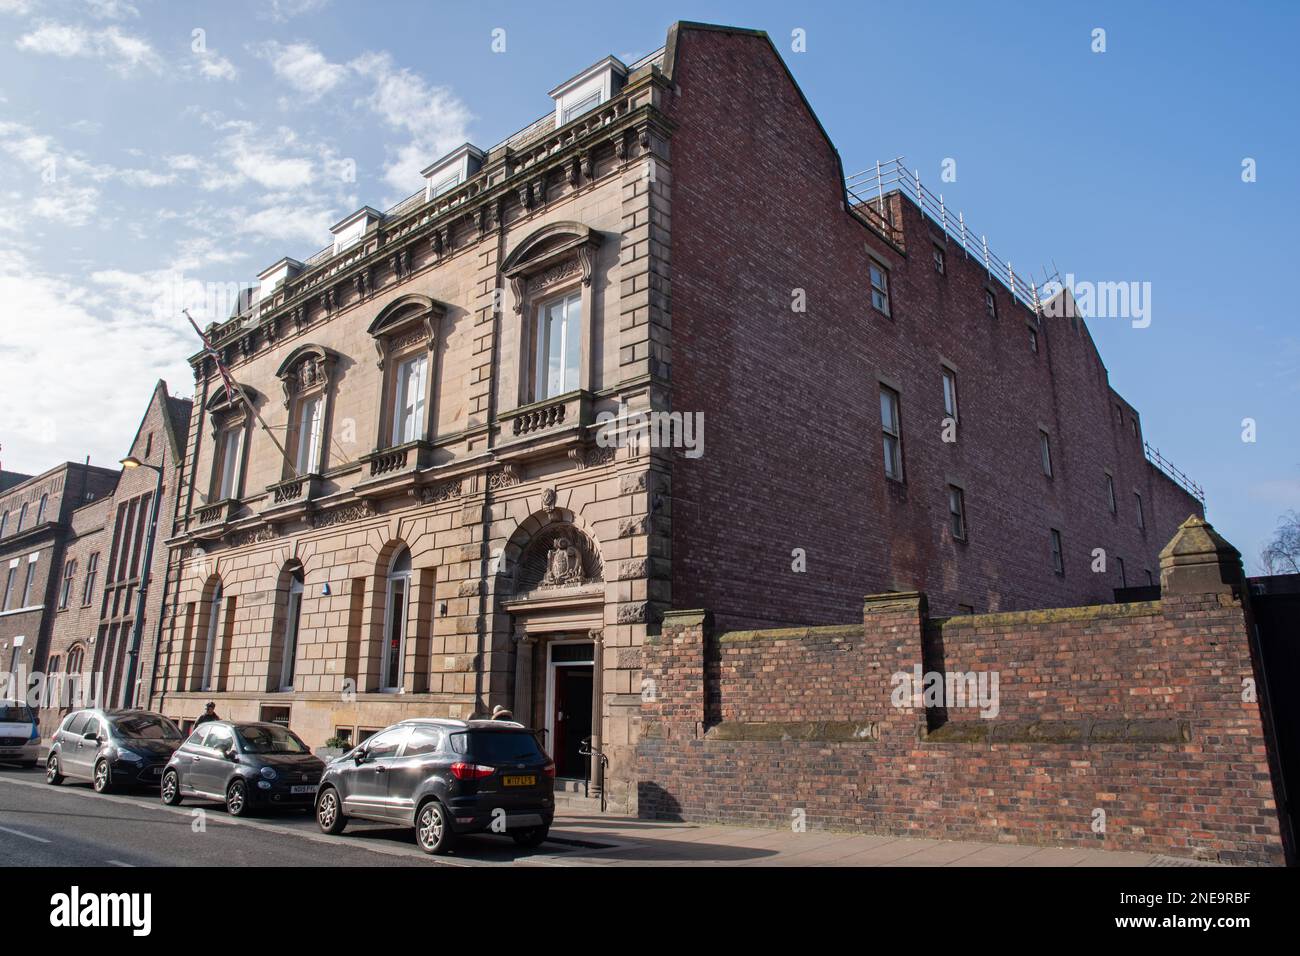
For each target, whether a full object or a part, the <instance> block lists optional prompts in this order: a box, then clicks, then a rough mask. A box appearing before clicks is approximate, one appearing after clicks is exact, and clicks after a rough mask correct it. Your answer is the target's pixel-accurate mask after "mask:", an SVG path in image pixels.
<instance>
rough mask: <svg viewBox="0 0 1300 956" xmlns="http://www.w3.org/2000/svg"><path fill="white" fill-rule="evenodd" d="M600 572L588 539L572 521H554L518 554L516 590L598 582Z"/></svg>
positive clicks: (601, 571)
mask: <svg viewBox="0 0 1300 956" xmlns="http://www.w3.org/2000/svg"><path fill="white" fill-rule="evenodd" d="M603 574H604V567H603V564H602V562H601V558H600V554H599V553H598V552H597V551H596V549H595V547H594V546H593V545H592V542H591V540H590V539H589V538H588V537H587V536H586V535H585V534H583V532H582V531H581V530H579V529H578V528H576V527H574V526H573V525H570V524H555V525H551V526H549V527H547V528H545V529H543V530H542V531H540V532H539V533H538V534H537V536H536V537H534V538H533V540H532V541H530V542H529V544H528V547H527V548H526V549H525V550H524V553H523V554H522V555H520V557H519V563H518V565H517V568H516V571H515V593H516V594H525V593H527V592H530V591H539V590H549V589H552V588H569V587H579V586H582V585H585V584H593V583H599V582H600V581H602V580H603Z"/></svg>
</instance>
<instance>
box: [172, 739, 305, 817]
mask: <svg viewBox="0 0 1300 956" xmlns="http://www.w3.org/2000/svg"><path fill="white" fill-rule="evenodd" d="M324 769H325V764H324V762H322V761H321V759H320V758H319V757H316V756H314V755H313V754H312V752H311V750H310V749H309V748H308V747H307V745H306V744H305V743H303V742H302V741H301V740H300V739H299V738H298V736H297V735H296V734H294V733H293V731H291V730H289V729H288V728H287V727H282V726H281V725H279V724H267V723H239V722H236V721H230V720H210V721H208V722H206V723H203V724H200V725H199V726H198V727H196V728H195V729H194V732H193V733H192V734H190V736H189V739H188V740H186V741H185V743H183V744H182V745H181V747H180V749H179V750H177V751H176V753H175V754H174V755H173V756H172V759H171V761H170V762H169V763H168V764H167V769H166V770H164V771H163V776H162V801H163V803H165V804H167V805H168V806H169V807H174V806H176V805H177V804H179V803H180V802H181V800H182V799H183V798H185V797H199V798H200V799H204V800H219V801H221V802H222V803H224V804H225V805H226V810H227V812H229V813H230V815H231V816H235V817H242V816H247V815H248V814H250V813H252V812H253V810H254V809H256V808H258V807H297V808H298V809H301V810H310V809H311V808H312V805H313V803H314V802H315V800H316V785H317V784H318V783H319V782H320V776H321V771H323V770H324Z"/></svg>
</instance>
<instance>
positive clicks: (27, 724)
mask: <svg viewBox="0 0 1300 956" xmlns="http://www.w3.org/2000/svg"><path fill="white" fill-rule="evenodd" d="M0 763H21V764H23V765H25V766H28V767H38V766H40V763H41V729H40V725H39V724H38V723H37V719H36V714H35V713H34V712H33V711H32V709H31V708H30V707H28V706H27V705H26V704H25V703H22V702H20V701H13V700H0Z"/></svg>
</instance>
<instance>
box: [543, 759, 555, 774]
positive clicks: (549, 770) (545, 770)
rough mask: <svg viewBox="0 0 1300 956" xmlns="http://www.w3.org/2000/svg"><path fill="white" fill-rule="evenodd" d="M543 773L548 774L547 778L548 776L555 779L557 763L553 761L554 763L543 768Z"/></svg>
mask: <svg viewBox="0 0 1300 956" xmlns="http://www.w3.org/2000/svg"><path fill="white" fill-rule="evenodd" d="M542 773H544V774H546V776H548V777H554V776H555V761H554V760H552V761H551V762H550V763H548V764H547V765H546V766H545V767H543V768H542Z"/></svg>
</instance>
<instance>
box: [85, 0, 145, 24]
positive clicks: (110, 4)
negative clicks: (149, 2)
mask: <svg viewBox="0 0 1300 956" xmlns="http://www.w3.org/2000/svg"><path fill="white" fill-rule="evenodd" d="M86 3H87V4H89V6H90V12H91V13H92V14H94V15H95V16H97V17H99V18H100V19H101V20H126V19H128V18H132V17H138V16H139V15H140V11H139V10H137V9H136V8H135V5H134V4H132V3H128V2H127V0H86Z"/></svg>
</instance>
